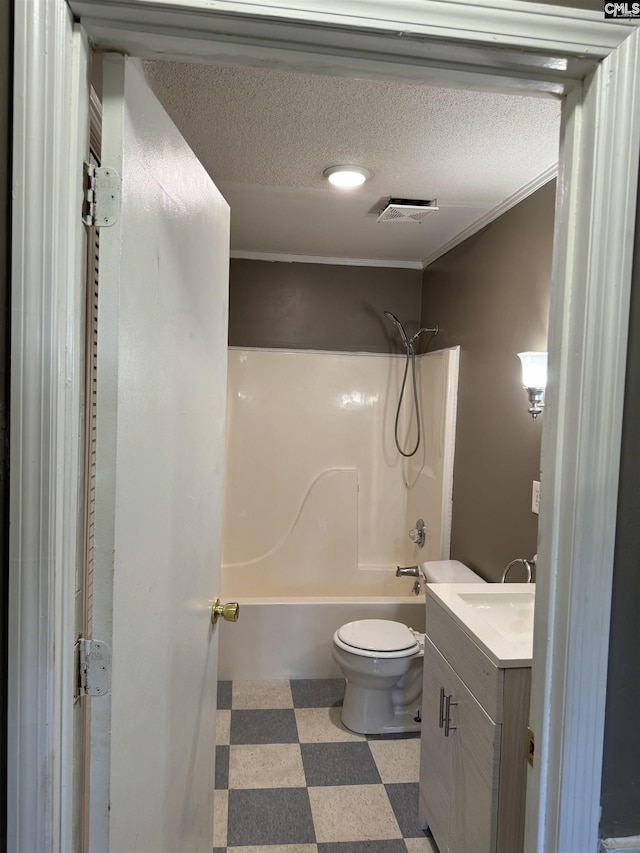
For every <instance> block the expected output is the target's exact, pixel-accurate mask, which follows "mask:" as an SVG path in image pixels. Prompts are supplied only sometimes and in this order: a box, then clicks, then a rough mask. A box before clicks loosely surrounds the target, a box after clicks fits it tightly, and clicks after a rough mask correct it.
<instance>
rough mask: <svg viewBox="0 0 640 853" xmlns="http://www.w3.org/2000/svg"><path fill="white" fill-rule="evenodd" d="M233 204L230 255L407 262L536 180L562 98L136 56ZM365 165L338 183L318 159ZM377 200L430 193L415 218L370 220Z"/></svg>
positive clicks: (544, 170) (553, 145)
mask: <svg viewBox="0 0 640 853" xmlns="http://www.w3.org/2000/svg"><path fill="white" fill-rule="evenodd" d="M145 67H146V71H147V74H148V76H149V80H150V82H151V85H152V86H153V88H154V90H155V92H156V94H157V95H158V97H159V98H160V100H161V101H162V103H163V104H164V106H165V108H166V109H167V111H168V112H169V114H170V115H171V117H172V119H173V120H174V122H175V123H176V125H177V126H178V127H179V128H180V130H181V132H182V133H183V135H184V136H185V138H186V140H187V141H188V143H189V144H190V145H191V147H192V148H193V150H194V152H195V153H196V155H197V156H198V157H199V158H200V160H201V161H202V163H203V165H204V166H205V168H206V169H207V171H208V172H209V174H210V175H211V177H212V178H213V180H214V181H215V182H216V184H217V185H218V187H219V188H220V190H221V192H222V193H223V195H224V196H225V197H226V199H227V201H228V202H229V203H230V205H231V212H232V216H231V243H232V250H235V252H236V253H247V252H249V253H251V252H257V253H277V254H297V255H310V256H322V257H328V258H336V257H340V258H356V259H374V260H380V261H387V262H413V263H419V262H421V261H423V260H424V259H428V258H431V257H433V256H434V255H435V254H437V253H438V251H439V250H441V249H442V247H443V246H446V245H448V244H450V243H451V241H453V240H455V238H456V236H457V235H459V234H460V233H461V232H465V231H467V230H468V229H472V228H473V224H474V223H477V222H478V221H479V220H482V221H483V222H484V221H486V218H487V217H488V216H489V215H490V213H491V212H492V211H498V210H500V209H503V205H504V202H505V201H506V200H508V199H510V198H513V197H515V196H516V195H517V194H518V193H521V192H522V188H523V187H529V186H532V185H535V184H536V182H539V180H540V176H541V175H545V174H547V175H548V173H549V170H550V169H551V168H552V167H553V165H554V163H555V162H556V161H557V158H558V128H559V116H560V103H559V101H558V100H555V99H551V98H538V97H536V98H533V97H522V96H511V95H505V94H496V93H489V92H471V91H466V90H459V89H436V88H430V87H427V86H421V85H410V84H400V83H386V82H379V81H376V80H369V79H367V80H358V79H345V78H340V77H328V76H319V75H311V74H296V73H290V72H283V71H275V70H270V69H264V68H247V67H220V66H207V65H189V64H184V63H174V62H149V63H146V64H145ZM338 163H354V164H359V165H363V166H366V167H367V168H369V169H371V170H372V171H373V173H374V176H373V178H372V179H371V180H370V181H368V182H367V183H366V184H365V185H364V186H363V187H362V188H359V189H356V190H350V191H340V190H336V189H333V188H331V187H330V185H329V184H327V182H326V181H325V180H324V178H323V177H322V171H323V169H325V168H326V167H327V166H331V165H335V164H338ZM389 196H400V197H407V198H437V199H438V203H439V206H440V211H439V212H438V213H433V214H430V215H429V216H428V217H427V220H426V221H425V222H424V223H422V224H420V225H419V224H416V223H409V224H398V223H386V224H381V223H377V222H376V216H377V212H378V210H379V209H380V208H381V207H382V206H383V205H384V203H385V202H386V200H387V198H388V197H389Z"/></svg>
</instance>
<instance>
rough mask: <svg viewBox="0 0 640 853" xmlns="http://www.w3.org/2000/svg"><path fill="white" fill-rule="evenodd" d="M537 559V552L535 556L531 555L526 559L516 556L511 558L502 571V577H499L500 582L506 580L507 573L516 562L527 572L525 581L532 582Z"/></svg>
mask: <svg viewBox="0 0 640 853" xmlns="http://www.w3.org/2000/svg"><path fill="white" fill-rule="evenodd" d="M537 561H538V555H537V554H536V555H535V557H532V558H531V559H530V560H527V559H526V558H525V557H518V558H517V559H515V560H511V562H510V563H509V565H508V566H507V568H506V569H505V570H504V572H503V573H502V579H501V581H500V583H506V582H507V575H508V574H509V571H510V570H511V569H512V568H513V566H517V565H518V564H520V565H522V566H524V568H525V571H526V573H527V580H526V582H527V583H531V582H532V575H533V574H534V573H535V570H536V563H537Z"/></svg>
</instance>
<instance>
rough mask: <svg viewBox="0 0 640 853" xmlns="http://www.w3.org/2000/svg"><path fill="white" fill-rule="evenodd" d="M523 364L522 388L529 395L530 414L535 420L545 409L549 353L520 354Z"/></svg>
mask: <svg viewBox="0 0 640 853" xmlns="http://www.w3.org/2000/svg"><path fill="white" fill-rule="evenodd" d="M518 358H519V359H520V361H521V362H522V387H523V388H524V389H525V390H526V391H527V393H528V394H529V414H530V415H531V417H532V418H533V419H534V421H535V419H536V418H537V417H538V415H539V414H540V413H541V412H542V410H543V408H544V389H545V388H546V387H547V353H546V352H519V353H518Z"/></svg>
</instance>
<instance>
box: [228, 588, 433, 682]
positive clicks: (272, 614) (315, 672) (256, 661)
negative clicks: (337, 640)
mask: <svg viewBox="0 0 640 853" xmlns="http://www.w3.org/2000/svg"><path fill="white" fill-rule="evenodd" d="M226 600H228V599H226ZM238 601H239V604H240V618H239V620H238V622H237V623H236V624H231V623H225V622H222V623H220V622H219V623H218V625H219V626H220V641H219V642H220V645H219V659H218V660H219V663H218V678H220V679H225V680H226V679H234V678H235V679H249V680H269V679H277V678H336V677H340V676H341V672H340V669H339V668H338V666H337V664H335V663H334V661H333V657H332V654H331V649H332V643H333V634H334V631H336V630H337V629H338V628H339V627H340V626H341V625H344V623H345V622H351V621H353V620H354V619H394V620H396V621H398V622H404V624H405V625H409V626H410V627H411V628H414V629H415V630H416V631H424V614H425V600H424V595H413V594H408V595H402V596H397V595H396V596H367V597H363V596H346V597H345V596H335V597H313V598H310V597H298V598H286V597H279V598H240V599H238Z"/></svg>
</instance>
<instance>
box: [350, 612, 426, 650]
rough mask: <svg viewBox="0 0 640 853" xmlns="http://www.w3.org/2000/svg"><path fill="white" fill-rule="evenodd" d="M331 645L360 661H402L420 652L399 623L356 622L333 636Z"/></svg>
mask: <svg viewBox="0 0 640 853" xmlns="http://www.w3.org/2000/svg"><path fill="white" fill-rule="evenodd" d="M333 641H334V643H335V644H336V645H337V646H339V647H340V648H341V649H344V650H345V651H346V652H350V653H351V654H354V655H360V656H361V657H371V658H373V657H375V658H404V657H412V656H413V655H415V654H417V653H418V652H419V651H420V644H419V642H418V641H417V639H416V636H415V635H414V634H413V632H412V631H411V630H410V629H409V628H407V626H406V625H403V624H402V622H393V621H391V620H389V619H359V620H357V621H356V622H347V623H346V625H343V626H342V627H341V628H338V630H337V631H336V632H335V634H334V635H333Z"/></svg>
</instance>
